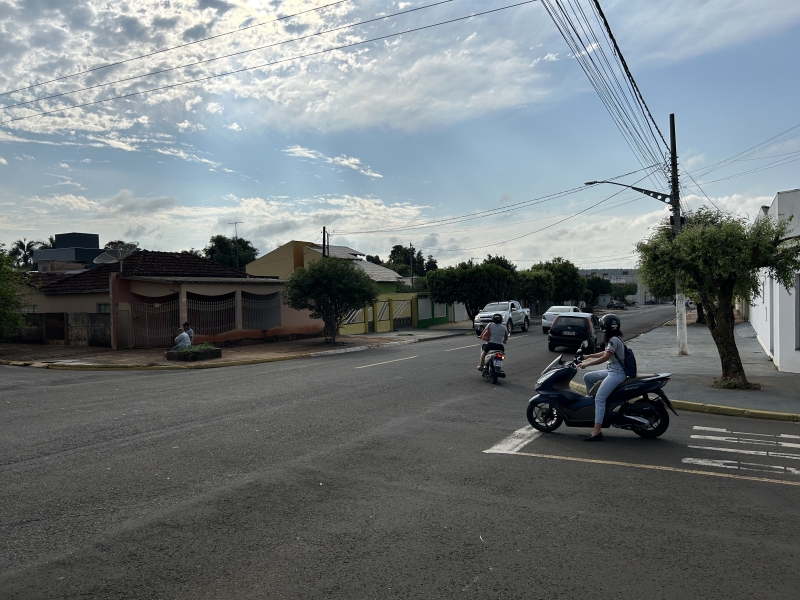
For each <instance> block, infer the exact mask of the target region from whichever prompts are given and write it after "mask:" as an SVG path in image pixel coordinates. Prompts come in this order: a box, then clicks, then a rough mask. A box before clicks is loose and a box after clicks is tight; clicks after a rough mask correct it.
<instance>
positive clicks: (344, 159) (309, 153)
mask: <svg viewBox="0 0 800 600" xmlns="http://www.w3.org/2000/svg"><path fill="white" fill-rule="evenodd" d="M283 152H284V153H285V154H287V155H288V156H293V157H295V158H306V159H310V160H321V161H323V162H325V163H327V164H331V165H336V166H339V167H343V168H346V169H352V170H354V171H358V172H359V173H361V174H362V175H366V176H367V177H373V178H375V179H383V175H381V174H380V173H376V172H375V171H373V170H372V169H370V168H369V167H367V166H365V165H362V164H361V160H360V159H358V158H355V157H352V156H347V155H345V154H342V155H340V156H335V157H333V158H331V157H329V156H325V155H324V154H322V152H318V151H316V150H311V149H310V148H304V147H303V146H300V145H297V144H295V145H294V146H289V147H288V148H286V149H285V150H284V151H283Z"/></svg>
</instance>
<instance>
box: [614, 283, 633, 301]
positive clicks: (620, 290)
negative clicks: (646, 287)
mask: <svg viewBox="0 0 800 600" xmlns="http://www.w3.org/2000/svg"><path fill="white" fill-rule="evenodd" d="M638 289H639V288H638V286H637V285H636V284H635V283H612V284H611V294H612V295H613V296H614V298H619V299H620V300H624V299H625V296H635V295H636V291H637V290H638Z"/></svg>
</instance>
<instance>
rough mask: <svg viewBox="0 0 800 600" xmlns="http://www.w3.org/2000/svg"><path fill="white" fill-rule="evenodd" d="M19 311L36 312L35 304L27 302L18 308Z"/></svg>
mask: <svg viewBox="0 0 800 600" xmlns="http://www.w3.org/2000/svg"><path fill="white" fill-rule="evenodd" d="M19 312H21V313H35V312H36V305H35V304H28V305H27V306H23V307H22V308H21V309H19Z"/></svg>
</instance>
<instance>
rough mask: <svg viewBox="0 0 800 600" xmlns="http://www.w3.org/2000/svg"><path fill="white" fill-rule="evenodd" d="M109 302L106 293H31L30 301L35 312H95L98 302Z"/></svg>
mask: <svg viewBox="0 0 800 600" xmlns="http://www.w3.org/2000/svg"><path fill="white" fill-rule="evenodd" d="M109 302H111V300H110V299H109V296H108V294H53V295H50V296H45V295H44V294H31V296H30V303H31V304H33V305H34V306H35V307H36V310H35V312H37V313H47V312H60V313H64V312H69V313H73V312H86V313H96V312H97V305H98V304H108V303H109Z"/></svg>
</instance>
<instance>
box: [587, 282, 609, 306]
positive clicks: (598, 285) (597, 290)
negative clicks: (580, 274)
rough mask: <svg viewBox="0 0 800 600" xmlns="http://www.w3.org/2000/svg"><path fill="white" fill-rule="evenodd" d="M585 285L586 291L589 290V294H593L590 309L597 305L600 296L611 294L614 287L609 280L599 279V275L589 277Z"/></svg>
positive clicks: (590, 299)
mask: <svg viewBox="0 0 800 600" xmlns="http://www.w3.org/2000/svg"><path fill="white" fill-rule="evenodd" d="M584 283H585V285H586V289H587V290H589V294H591V297H590V298H589V300H588V302H589V306H590V307H591V306H594V305H595V304H597V299H598V298H599V297H600V296H602V295H604V294H610V293H611V290H612V287H613V285H612V283H611V281H610V280H609V279H605V278H603V277H598V276H597V275H592V276H591V277H587V278H586V281H585V282H584ZM587 296H588V294H587Z"/></svg>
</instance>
